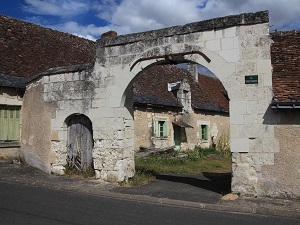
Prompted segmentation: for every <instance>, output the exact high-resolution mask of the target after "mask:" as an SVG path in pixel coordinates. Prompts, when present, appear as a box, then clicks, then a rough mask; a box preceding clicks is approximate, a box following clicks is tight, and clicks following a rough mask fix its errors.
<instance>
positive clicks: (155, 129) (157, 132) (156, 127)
mask: <svg viewBox="0 0 300 225" xmlns="http://www.w3.org/2000/svg"><path fill="white" fill-rule="evenodd" d="M154 132H155V137H159V123H158V121H157V120H156V121H155V125H154Z"/></svg>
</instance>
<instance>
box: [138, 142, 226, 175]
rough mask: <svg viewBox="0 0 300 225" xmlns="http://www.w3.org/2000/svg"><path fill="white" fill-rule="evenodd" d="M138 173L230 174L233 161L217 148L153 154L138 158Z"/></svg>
mask: <svg viewBox="0 0 300 225" xmlns="http://www.w3.org/2000/svg"><path fill="white" fill-rule="evenodd" d="M135 164H136V171H137V172H138V171H148V172H151V173H152V174H153V175H156V174H163V173H181V174H202V173H203V172H229V171H230V170H231V160H230V158H229V157H224V156H223V155H222V154H220V152H219V151H216V149H215V148H200V147H196V148H195V149H194V150H189V151H188V152H187V153H181V152H175V153H169V154H152V155H149V156H145V157H140V158H136V160H135Z"/></svg>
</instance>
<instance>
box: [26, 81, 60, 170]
mask: <svg viewBox="0 0 300 225" xmlns="http://www.w3.org/2000/svg"><path fill="white" fill-rule="evenodd" d="M43 92H44V87H43V83H42V82H41V81H39V82H35V83H32V84H31V85H30V86H28V88H27V91H26V93H25V95H24V100H23V108H22V114H23V117H22V130H21V134H22V136H21V140H22V142H21V157H22V158H23V159H24V160H25V162H26V163H28V164H29V165H32V166H34V167H37V168H39V169H41V170H43V171H45V172H48V173H49V172H50V170H51V164H53V163H55V162H56V157H55V154H54V152H53V151H51V139H50V138H51V119H52V118H54V116H55V110H56V103H55V102H48V103H47V102H45V101H44V99H43Z"/></svg>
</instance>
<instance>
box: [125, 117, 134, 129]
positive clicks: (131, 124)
mask: <svg viewBox="0 0 300 225" xmlns="http://www.w3.org/2000/svg"><path fill="white" fill-rule="evenodd" d="M124 125H125V127H134V120H133V119H125V120H124Z"/></svg>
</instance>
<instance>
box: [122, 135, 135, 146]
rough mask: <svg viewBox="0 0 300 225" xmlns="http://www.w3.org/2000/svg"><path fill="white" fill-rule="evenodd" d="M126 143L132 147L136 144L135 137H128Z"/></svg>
mask: <svg viewBox="0 0 300 225" xmlns="http://www.w3.org/2000/svg"><path fill="white" fill-rule="evenodd" d="M124 144H125V146H126V147H132V146H134V138H133V137H132V138H127V139H125V140H124Z"/></svg>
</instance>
